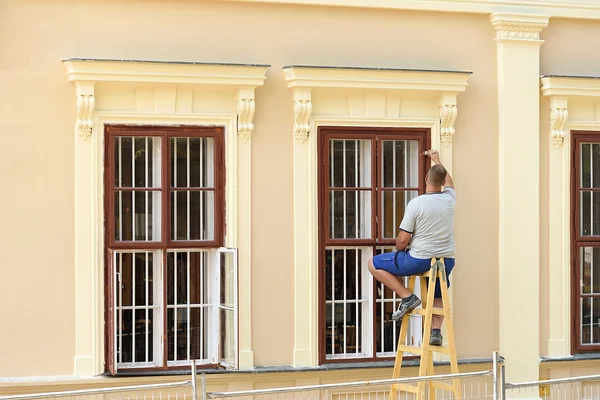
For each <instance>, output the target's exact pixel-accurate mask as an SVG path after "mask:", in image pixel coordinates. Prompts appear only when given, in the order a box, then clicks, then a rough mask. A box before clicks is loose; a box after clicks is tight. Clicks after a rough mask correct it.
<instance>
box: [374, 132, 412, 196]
mask: <svg viewBox="0 0 600 400" xmlns="http://www.w3.org/2000/svg"><path fill="white" fill-rule="evenodd" d="M382 150H383V151H382V153H383V154H382V157H381V163H382V164H381V169H382V173H381V184H382V185H383V186H384V187H395V188H406V187H412V188H416V187H418V186H419V162H418V160H419V142H418V141H417V140H384V141H382Z"/></svg>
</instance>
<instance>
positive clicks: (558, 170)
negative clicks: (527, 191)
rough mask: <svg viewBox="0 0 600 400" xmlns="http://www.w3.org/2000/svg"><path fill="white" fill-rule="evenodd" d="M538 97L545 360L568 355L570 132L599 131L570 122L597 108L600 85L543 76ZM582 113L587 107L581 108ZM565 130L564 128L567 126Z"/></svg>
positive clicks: (598, 126)
mask: <svg viewBox="0 0 600 400" xmlns="http://www.w3.org/2000/svg"><path fill="white" fill-rule="evenodd" d="M541 93H542V95H543V96H545V97H548V98H549V100H550V113H549V114H550V115H549V117H550V135H549V136H550V141H551V143H552V146H551V147H550V154H549V185H550V186H549V216H548V218H549V231H550V233H549V249H550V250H549V251H550V254H549V260H550V261H549V262H550V265H549V279H550V282H549V298H550V310H551V311H550V314H549V326H550V334H549V338H548V344H547V346H548V347H547V348H548V350H547V351H548V356H550V357H564V356H569V355H571V329H572V326H571V318H570V315H571V311H570V307H571V287H570V279H571V221H570V218H571V162H572V160H571V131H573V130H591V131H600V118H599V117H600V115H599V114H598V113H597V110H595V111H596V112H595V114H596V115H594V116H595V117H596V120H583V121H582V120H575V121H573V120H569V115H570V114H571V115H572V114H573V112H571V111H572V110H569V108H571V109H575V110H576V111H577V109H578V107H580V105H579V102H573V101H572V100H573V99H579V100H582V99H586V100H587V101H588V102H589V101H591V102H593V103H596V107H597V108H598V103H599V102H600V79H597V78H593V77H569V76H544V77H542V78H541ZM584 107H587V105H584ZM567 125H568V126H567Z"/></svg>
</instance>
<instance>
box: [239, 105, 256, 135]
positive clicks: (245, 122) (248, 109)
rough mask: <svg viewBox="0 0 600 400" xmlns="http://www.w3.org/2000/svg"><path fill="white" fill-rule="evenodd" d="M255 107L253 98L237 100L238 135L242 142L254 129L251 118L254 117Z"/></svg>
mask: <svg viewBox="0 0 600 400" xmlns="http://www.w3.org/2000/svg"><path fill="white" fill-rule="evenodd" d="M255 109H256V105H255V103H254V99H240V100H238V103H237V112H238V137H239V138H240V139H242V140H243V141H244V143H246V142H248V140H250V138H251V137H252V131H253V130H254V124H253V123H252V120H253V119H254V111H255Z"/></svg>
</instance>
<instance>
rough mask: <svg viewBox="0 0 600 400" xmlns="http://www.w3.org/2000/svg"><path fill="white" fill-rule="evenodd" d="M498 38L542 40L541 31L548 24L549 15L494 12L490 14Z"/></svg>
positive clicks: (525, 40)
mask: <svg viewBox="0 0 600 400" xmlns="http://www.w3.org/2000/svg"><path fill="white" fill-rule="evenodd" d="M490 20H491V22H492V26H493V27H494V29H495V30H496V40H514V41H524V42H527V41H532V42H539V41H540V32H541V31H542V29H544V28H545V27H546V26H548V20H549V17H548V16H540V15H529V14H515V13H510V14H506V13H494V14H492V15H491V16H490Z"/></svg>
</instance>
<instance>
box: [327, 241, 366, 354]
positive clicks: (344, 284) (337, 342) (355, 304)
mask: <svg viewBox="0 0 600 400" xmlns="http://www.w3.org/2000/svg"><path fill="white" fill-rule="evenodd" d="M366 258H367V254H366V253H365V252H364V251H363V249H362V248H354V247H348V248H328V249H326V266H325V271H326V274H325V275H326V279H327V282H326V283H325V284H326V288H327V289H326V292H327V295H326V301H325V307H326V332H325V338H326V348H327V354H328V355H331V356H334V358H335V356H341V357H344V356H347V355H348V354H354V356H357V355H359V353H362V352H363V350H362V343H363V342H364V341H365V340H364V338H365V336H366V332H363V331H362V329H364V328H365V325H364V324H363V320H362V315H363V314H364V313H365V312H368V309H367V307H368V302H367V298H366V297H364V298H363V294H364V293H365V291H366V288H365V286H366V285H368V282H369V279H368V276H366V275H364V274H363V273H362V270H363V266H365V263H366ZM365 296H366V295H365Z"/></svg>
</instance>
